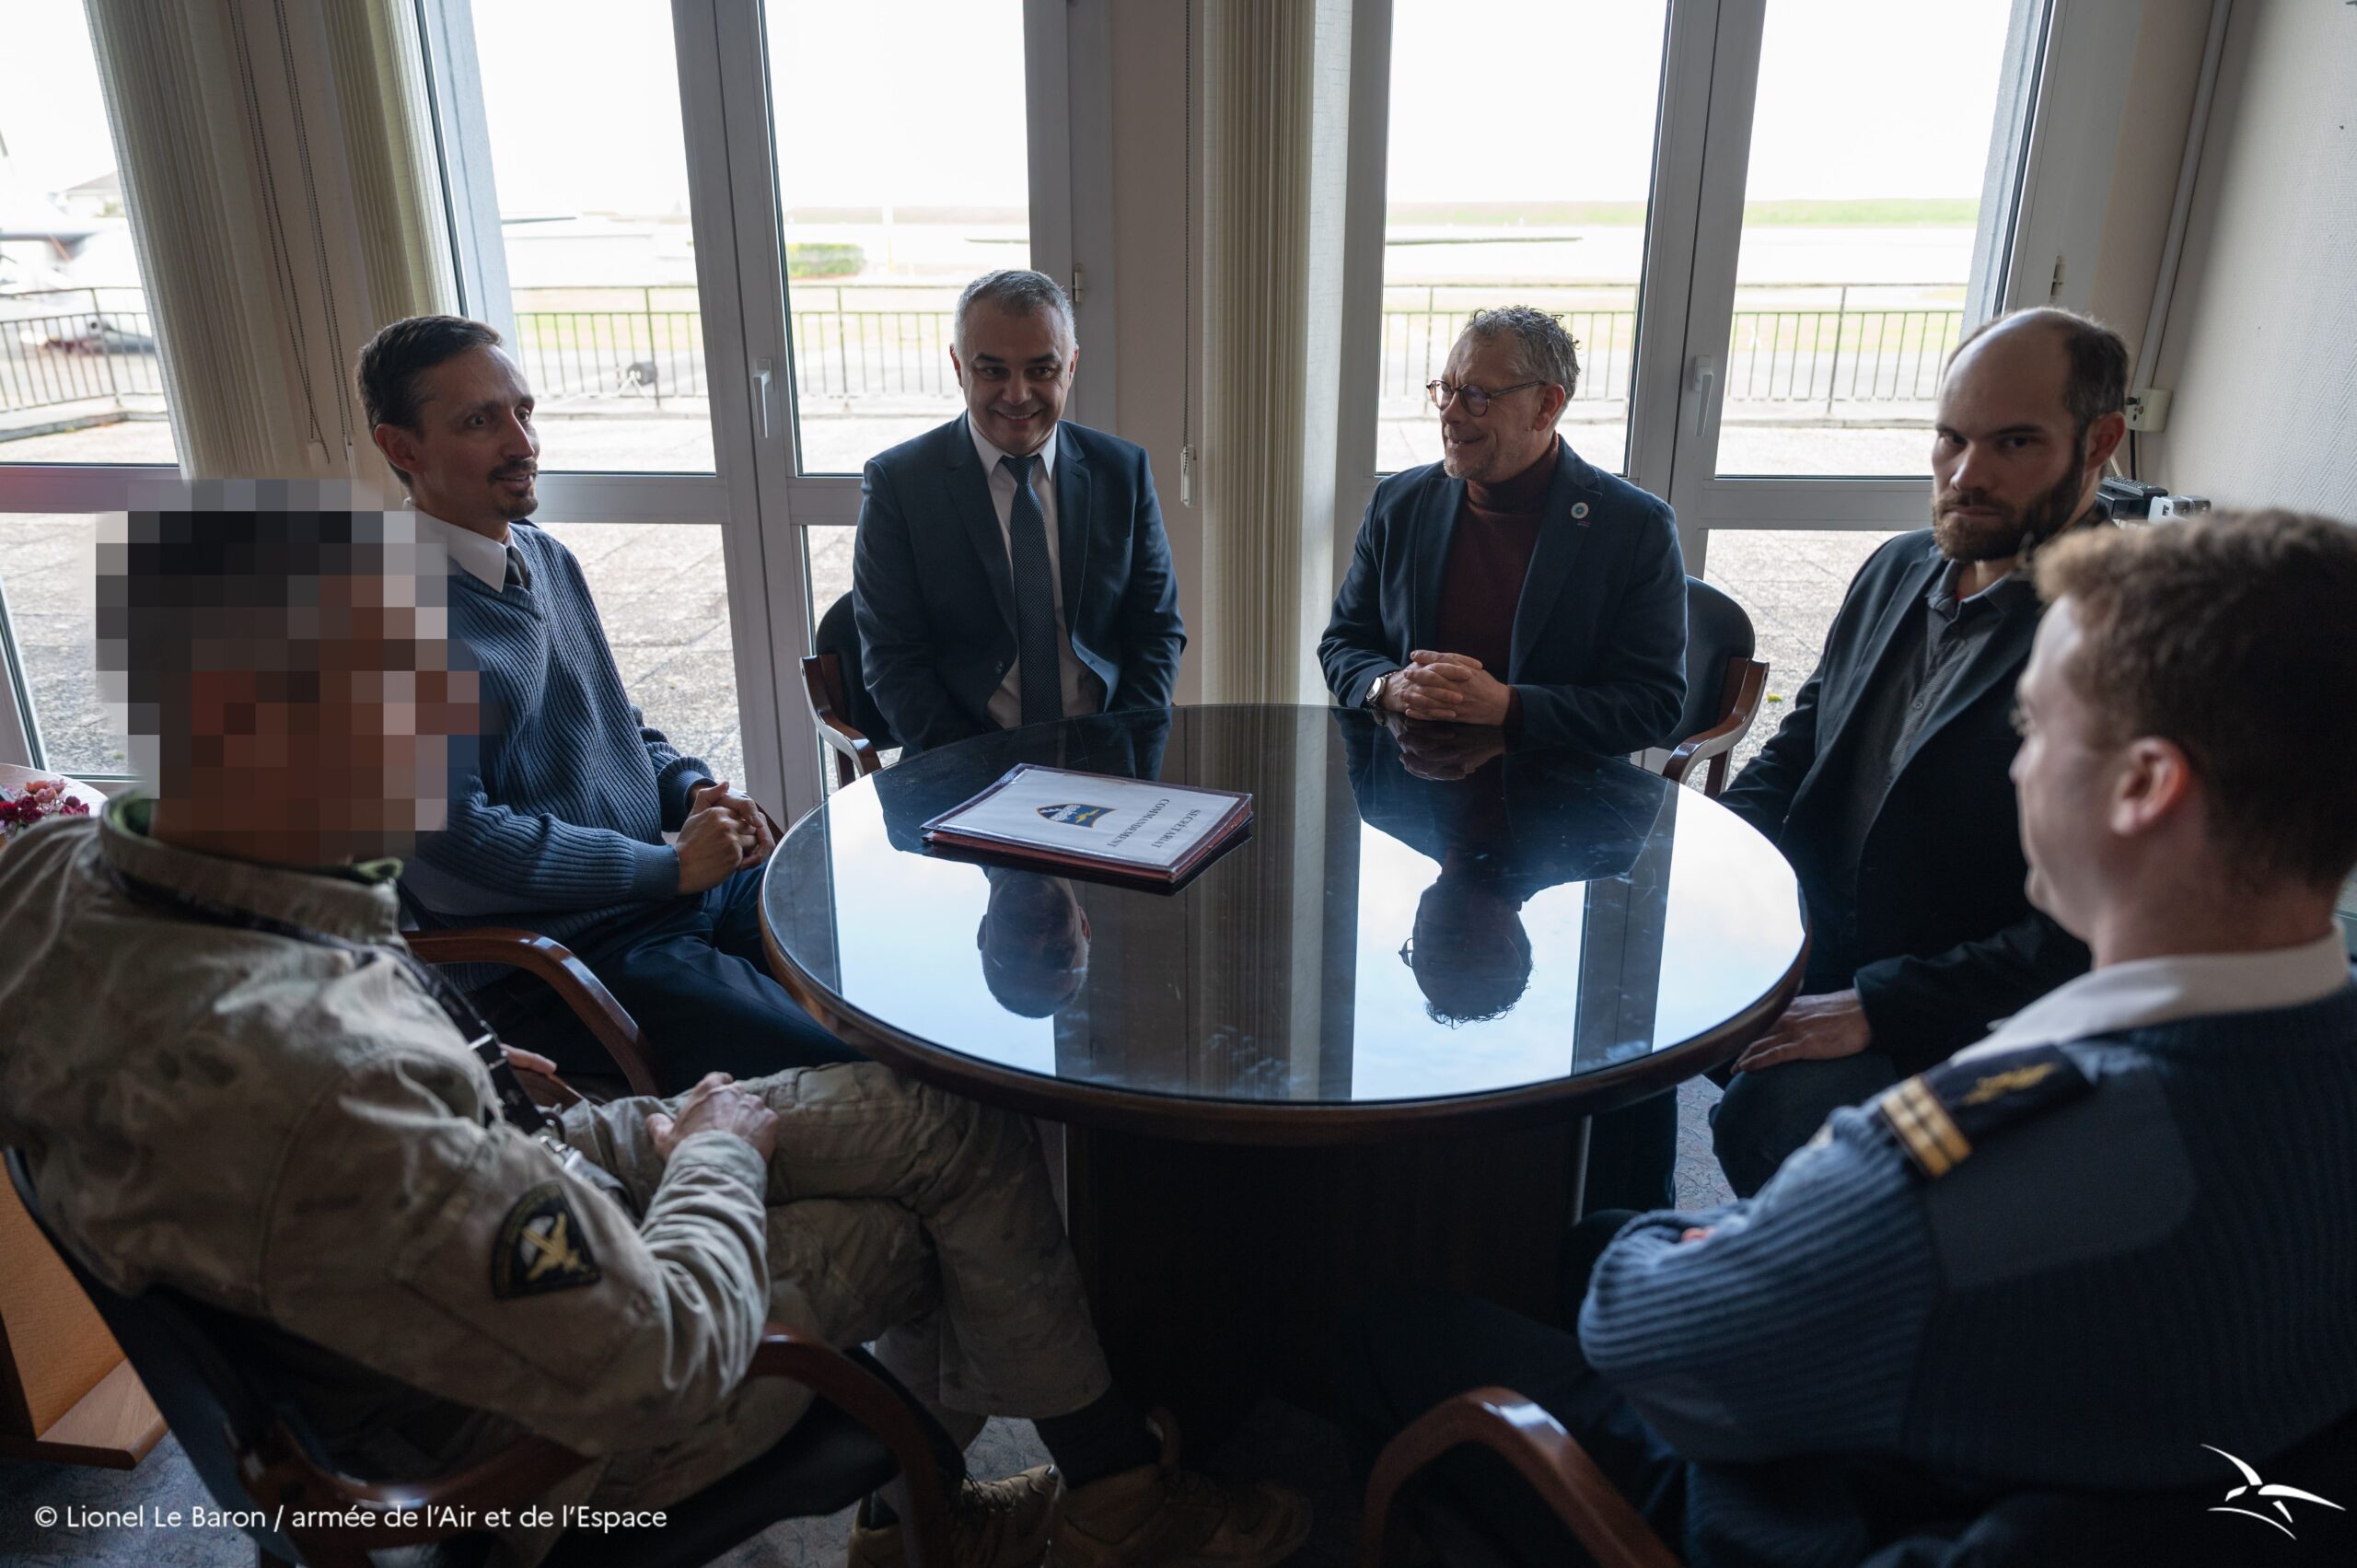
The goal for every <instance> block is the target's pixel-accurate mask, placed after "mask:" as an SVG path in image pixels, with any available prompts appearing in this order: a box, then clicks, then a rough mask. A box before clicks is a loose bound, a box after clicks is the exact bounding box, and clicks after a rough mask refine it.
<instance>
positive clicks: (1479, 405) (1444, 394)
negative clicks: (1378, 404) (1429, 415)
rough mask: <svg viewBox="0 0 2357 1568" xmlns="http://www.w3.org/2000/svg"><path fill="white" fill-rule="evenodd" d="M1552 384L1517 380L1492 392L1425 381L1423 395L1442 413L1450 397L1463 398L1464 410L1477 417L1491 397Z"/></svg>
mask: <svg viewBox="0 0 2357 1568" xmlns="http://www.w3.org/2000/svg"><path fill="white" fill-rule="evenodd" d="M1553 385H1554V383H1553V382H1552V381H1518V382H1516V383H1515V385H1513V386H1511V387H1500V388H1499V389H1497V390H1496V391H1494V392H1485V391H1483V390H1482V389H1480V388H1479V387H1452V386H1450V385H1449V384H1448V383H1447V382H1446V381H1427V382H1425V383H1424V396H1426V397H1428V398H1430V399H1432V401H1433V407H1434V408H1436V409H1439V410H1440V411H1441V412H1444V413H1446V412H1448V405H1449V401H1450V400H1451V399H1453V398H1463V399H1464V400H1465V412H1467V413H1469V414H1471V415H1472V416H1473V417H1474V418H1476V419H1479V418H1480V417H1481V416H1482V415H1483V414H1485V413H1487V412H1490V400H1491V399H1492V398H1503V397H1504V396H1505V395H1506V394H1507V393H1508V392H1527V391H1528V390H1529V389H1531V388H1533V387H1551V386H1553Z"/></svg>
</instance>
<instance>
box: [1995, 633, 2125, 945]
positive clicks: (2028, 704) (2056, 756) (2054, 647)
mask: <svg viewBox="0 0 2357 1568" xmlns="http://www.w3.org/2000/svg"><path fill="white" fill-rule="evenodd" d="M2083 636H2084V634H2083V633H2082V632H2081V630H2080V627H2079V620H2078V613H2077V610H2076V607H2075V606H2074V605H2073V603H2072V601H2071V600H2070V599H2069V598H2063V599H2061V600H2060V601H2058V602H2057V603H2055V604H2054V605H2053V606H2052V607H2050V608H2049V610H2047V612H2046V616H2045V618H2044V619H2043V620H2042V621H2039V622H2038V637H2037V640H2036V641H2035V642H2034V643H2032V644H2031V645H2030V656H2029V663H2028V665H2027V666H2026V668H2024V669H2023V671H2022V679H2021V684H2020V685H2019V686H2018V687H2017V688H2016V689H2015V691H2014V726H2015V727H2017V728H2018V729H2019V730H2020V731H2021V736H2022V744H2021V749H2019V750H2017V751H2015V752H2014V765H2013V779H2014V790H2015V792H2016V793H2017V795H2018V796H2019V798H2020V811H2021V833H2022V852H2023V854H2025V855H2026V856H2027V857H2028V860H2029V881H2028V893H2029V901H2030V902H2031V903H2033V904H2036V905H2037V906H2038V908H2039V909H2042V910H2044V911H2045V912H2047V913H2048V914H2050V915H2052V916H2053V917H2054V919H2055V920H2056V921H2057V922H2058V923H2061V926H2062V928H2063V929H2064V930H2066V931H2069V932H2070V933H2072V934H2073V935H2077V936H2082V937H2084V936H2085V935H2087V933H2088V916H2089V915H2090V914H2091V913H2092V911H2093V905H2092V901H2091V895H2092V893H2093V891H2094V890H2095V889H2097V888H2098V887H2100V886H2101V885H2102V882H2103V876H2104V867H2105V865H2106V862H2107V860H2108V859H2109V858H2110V855H2111V854H2112V853H2113V851H2114V850H2115V849H2116V848H2117V847H2118V846H2117V841H2116V840H2115V839H2114V837H2113V835H2112V833H2111V832H2110V830H2109V829H2108V825H2107V818H2108V812H2109V806H2110V801H2111V796H2112V794H2113V786H2114V784H2115V783H2116V782H2117V780H2118V778H2119V760H2120V758H2119V747H2117V746H2113V745H2109V744H2106V743H2105V742H2104V740H2103V738H2102V735H2101V732H2100V730H2099V728H2098V726H2097V725H2096V714H2095V713H2094V712H2093V711H2092V710H2091V709H2090V707H2089V706H2088V703H2087V702H2086V699H2085V698H2084V697H2082V696H2081V695H2080V694H2079V691H2078V687H2077V685H2076V684H2075V683H2074V682H2073V680H2072V679H2071V675H2070V667H2071V663H2072V661H2073V659H2074V658H2075V657H2076V656H2077V655H2078V651H2079V646H2080V644H2081V642H2082V641H2083Z"/></svg>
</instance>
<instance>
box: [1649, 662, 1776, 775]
mask: <svg viewBox="0 0 2357 1568" xmlns="http://www.w3.org/2000/svg"><path fill="white" fill-rule="evenodd" d="M1728 666H1729V668H1728V671H1727V673H1728V675H1729V677H1730V678H1732V679H1733V680H1734V686H1735V689H1734V692H1733V695H1732V696H1731V697H1730V699H1729V700H1728V702H1727V704H1726V711H1725V712H1724V714H1721V715H1720V717H1719V722H1718V723H1717V724H1715V725H1713V726H1711V727H1710V728H1708V729H1706V730H1703V731H1702V732H1701V734H1699V735H1689V736H1688V737H1687V738H1686V739H1685V740H1684V741H1682V742H1680V743H1679V745H1678V748H1677V749H1675V750H1673V751H1672V752H1670V754H1669V761H1667V762H1666V763H1664V764H1663V766H1662V770H1661V774H1662V777H1664V778H1666V779H1667V780H1668V781H1669V782H1670V783H1672V784H1684V783H1685V782H1686V775H1687V774H1688V773H1689V772H1692V771H1693V768H1694V766H1695V764H1696V763H1698V762H1707V761H1711V760H1713V758H1717V757H1723V756H1724V755H1726V754H1727V753H1728V752H1730V751H1732V750H1734V749H1736V744H1737V743H1738V742H1740V741H1741V740H1742V739H1743V738H1744V737H1745V736H1746V735H1747V734H1749V733H1750V730H1751V726H1753V725H1754V724H1755V723H1757V722H1758V721H1759V702H1760V697H1761V695H1762V694H1763V693H1764V692H1765V691H1766V690H1767V686H1768V666H1767V665H1766V664H1765V663H1764V662H1762V661H1760V660H1759V659H1747V658H1740V657H1738V658H1734V659H1730V660H1729V661H1728ZM1724 775H1725V769H1724V764H1721V766H1720V768H1719V769H1718V770H1716V771H1715V772H1714V777H1715V778H1717V779H1718V781H1719V782H1720V783H1722V784H1723V783H1724ZM1711 793H1712V794H1713V795H1715V794H1717V793H1718V789H1717V786H1716V785H1713V789H1712V792H1711Z"/></svg>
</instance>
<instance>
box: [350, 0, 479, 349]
mask: <svg viewBox="0 0 2357 1568" xmlns="http://www.w3.org/2000/svg"><path fill="white" fill-rule="evenodd" d="M327 17H328V47H329V49H330V51H331V52H332V54H333V55H334V57H335V83H336V99H337V103H338V106H339V107H340V109H341V110H342V118H343V128H344V152H345V159H346V163H347V166H348V167H349V168H350V170H351V176H352V200H353V205H354V208H355V209H356V213H357V215H358V218H359V228H360V254H361V261H362V264H363V265H364V266H365V267H366V273H367V280H368V296H369V300H370V303H371V304H372V305H373V306H374V307H375V312H374V313H375V315H376V317H377V319H376V320H374V321H373V322H371V323H370V325H369V331H374V330H375V329H376V328H377V327H379V326H382V325H383V324H384V323H385V322H387V321H394V320H399V319H401V317H403V316H424V315H429V314H433V313H435V312H440V311H455V310H456V309H458V308H459V280H458V273H457V271H456V268H455V266H454V264H453V261H452V260H451V255H452V252H451V245H450V232H449V225H448V223H447V211H448V209H447V207H445V206H444V204H443V200H442V166H441V162H440V159H439V158H438V157H437V156H436V153H435V134H434V122H433V100H432V99H431V98H430V97H429V95H428V93H427V89H426V81H425V51H424V43H423V41H421V40H420V39H419V37H418V35H417V9H416V7H415V6H412V5H411V4H409V3H408V0H335V3H333V4H331V5H330V6H328V7H327ZM364 336H365V334H364Z"/></svg>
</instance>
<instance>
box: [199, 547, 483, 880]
mask: <svg viewBox="0 0 2357 1568" xmlns="http://www.w3.org/2000/svg"><path fill="white" fill-rule="evenodd" d="M386 583H387V579H384V578H379V577H334V578H322V579H320V582H319V588H320V595H319V622H320V624H321V625H322V626H324V627H325V628H327V629H326V630H325V631H324V632H323V633H322V634H320V635H319V637H318V638H317V639H316V640H315V641H311V642H309V643H308V645H306V644H305V643H303V642H302V641H300V640H295V641H290V643H289V644H288V645H285V646H284V647H277V648H273V647H267V646H262V647H256V646H251V645H249V646H248V647H247V648H246V649H245V650H244V651H245V653H246V654H247V656H245V657H238V656H236V654H237V650H236V649H235V648H233V647H223V646H221V645H208V646H207V647H206V648H205V649H204V650H203V651H201V652H200V654H199V656H198V657H197V659H196V660H195V661H194V664H193V667H192V669H191V671H190V675H189V687H188V695H189V709H188V716H189V724H188V739H189V749H188V753H187V760H186V777H185V779H183V780H175V779H172V778H170V777H167V779H166V780H165V781H164V788H163V790H162V792H161V793H162V799H163V800H164V801H165V802H166V803H168V805H169V806H170V807H173V809H174V819H175V820H176V822H177V823H179V824H180V826H181V829H182V830H183V832H184V833H187V834H189V835H190V836H192V838H195V839H197V840H199V841H200V842H201V841H202V840H203V839H205V838H212V839H216V840H218V841H220V842H223V843H224V844H225V845H226V844H227V843H229V842H231V841H234V842H235V848H236V853H239V854H245V855H247V856H249V857H251V858H266V859H271V860H277V861H284V862H288V863H293V864H321V865H331V864H337V863H340V862H343V861H346V860H353V859H369V858H374V857H376V856H379V855H387V854H404V853H406V852H407V851H408V850H409V849H411V848H412V847H413V846H414V844H415V842H416V839H417V836H418V834H420V833H422V832H427V831H431V830H434V829H436V828H439V827H441V826H443V825H444V822H445V819H446V818H447V814H448V799H447V793H448V780H449V777H450V744H451V738H452V737H454V736H471V735H473V734H475V733H477V732H478V731H479V730H480V728H481V714H480V709H479V700H478V691H477V683H476V677H475V675H474V673H473V672H472V671H468V670H454V669H450V668H447V657H446V645H445V644H444V643H442V642H441V640H440V639H439V638H438V637H437V636H430V635H421V634H420V632H421V626H420V617H419V612H418V611H417V610H415V609H413V608H409V607H404V606H400V605H388V604H386V603H384V602H383V598H384V594H383V590H384V588H385V587H386ZM174 771H177V770H174Z"/></svg>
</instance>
